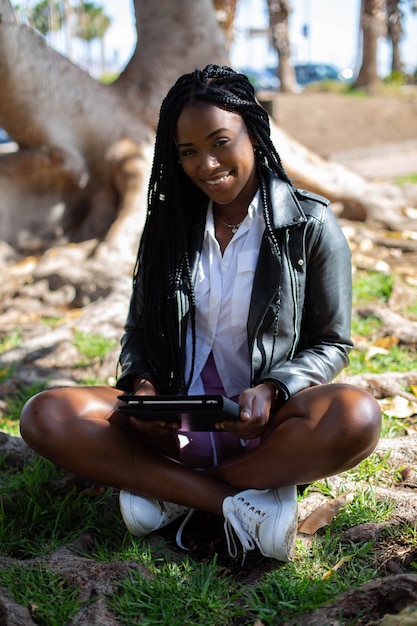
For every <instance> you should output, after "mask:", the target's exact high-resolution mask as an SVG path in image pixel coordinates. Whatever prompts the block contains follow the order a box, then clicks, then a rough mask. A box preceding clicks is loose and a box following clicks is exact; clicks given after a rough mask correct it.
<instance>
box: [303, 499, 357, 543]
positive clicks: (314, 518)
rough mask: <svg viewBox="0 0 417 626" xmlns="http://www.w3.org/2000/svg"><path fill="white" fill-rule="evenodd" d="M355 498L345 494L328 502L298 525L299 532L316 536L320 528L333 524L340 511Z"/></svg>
mask: <svg viewBox="0 0 417 626" xmlns="http://www.w3.org/2000/svg"><path fill="white" fill-rule="evenodd" d="M353 497H354V496H353V493H344V494H342V495H341V496H338V497H337V498H334V500H328V501H327V502H325V503H324V504H322V505H321V506H319V507H318V508H317V509H315V510H314V511H313V512H312V513H310V515H309V516H308V517H306V519H305V520H303V521H301V522H300V523H299V524H298V532H300V533H304V534H306V535H314V533H315V532H316V531H317V530H319V528H323V526H328V525H329V524H331V522H332V521H333V519H334V517H335V516H336V515H337V514H338V513H339V511H340V509H341V508H342V507H344V506H346V504H349V503H350V502H352V501H353Z"/></svg>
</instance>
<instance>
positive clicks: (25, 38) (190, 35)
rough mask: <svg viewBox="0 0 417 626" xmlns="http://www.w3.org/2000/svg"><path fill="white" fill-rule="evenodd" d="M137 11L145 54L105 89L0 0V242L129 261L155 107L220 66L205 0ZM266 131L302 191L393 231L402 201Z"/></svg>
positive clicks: (222, 55) (142, 203)
mask: <svg viewBox="0 0 417 626" xmlns="http://www.w3.org/2000/svg"><path fill="white" fill-rule="evenodd" d="M135 8H136V10H137V11H138V15H137V18H138V19H137V24H138V27H137V28H138V35H139V38H140V50H139V47H137V48H136V50H135V53H134V54H133V56H132V59H131V61H130V62H129V63H128V65H127V67H126V69H125V71H124V72H123V73H122V75H121V76H120V78H119V80H118V81H117V82H116V83H114V84H112V85H102V84H100V83H98V82H97V81H95V80H94V79H93V78H91V77H90V76H89V75H88V74H86V73H85V72H83V71H82V70H80V69H79V68H78V67H76V66H75V65H73V64H72V63H71V62H69V61H68V60H67V59H65V58H64V57H62V56H60V55H59V54H57V53H56V52H54V51H53V50H51V49H50V48H49V47H48V46H47V45H46V43H45V41H44V39H43V38H42V37H40V36H39V35H38V34H37V33H36V32H35V31H34V30H32V29H31V28H30V27H28V26H27V25H24V24H20V23H19V22H18V21H17V19H16V16H15V13H14V11H13V9H12V7H11V4H10V2H9V0H0V59H1V63H0V127H4V128H5V129H6V131H7V132H8V133H9V135H10V136H11V137H12V138H13V139H14V140H15V141H16V142H17V143H18V144H19V146H20V149H19V150H18V151H17V152H16V153H13V154H3V155H0V188H1V196H0V233H1V238H2V239H3V240H4V241H6V242H8V243H9V244H11V245H13V246H14V247H15V248H17V249H20V250H21V251H22V252H24V253H27V252H30V251H34V252H36V251H40V250H43V249H46V248H47V247H49V246H51V245H56V244H57V243H61V242H65V241H81V240H86V239H90V240H91V239H92V240H94V241H95V242H96V244H97V245H96V250H95V255H96V256H99V257H100V258H102V259H104V260H105V262H106V263H107V264H110V263H123V261H124V260H129V261H131V260H132V256H133V255H134V253H135V250H136V246H137V243H138V238H139V236H140V232H141V226H142V223H143V220H144V212H145V207H146V192H147V180H148V174H149V169H150V165H151V161H152V151H153V139H154V130H153V128H154V126H155V124H156V121H157V116H158V110H159V106H160V102H161V100H162V98H163V96H164V95H165V93H166V91H167V89H168V88H169V86H170V85H171V84H172V83H173V82H174V80H175V79H176V78H177V77H178V75H180V74H181V73H183V72H186V71H191V70H192V69H194V68H195V67H202V66H204V65H205V64H206V63H209V62H213V61H215V62H218V63H223V62H224V61H225V60H226V48H225V45H224V42H223V43H222V36H221V34H220V30H219V28H218V25H217V22H216V20H215V17H214V11H213V6H212V2H211V0H199V1H198V2H196V1H195V0H176V2H175V3H174V2H169V1H168V0H161V1H160V2H153V0H144V1H143V2H139V1H138V0H135ZM173 25H174V26H175V27H173ZM272 126H273V135H274V140H275V141H276V145H277V146H278V149H279V151H280V154H281V157H282V160H283V163H284V165H285V167H286V168H287V170H288V172H289V174H290V175H291V176H292V177H293V178H294V179H295V182H296V185H297V186H299V187H304V188H306V189H311V190H313V191H318V192H319V193H321V194H322V195H327V196H328V197H329V198H330V199H331V200H333V201H335V202H337V201H340V203H341V204H342V205H343V211H341V212H342V213H343V215H344V216H346V217H352V218H353V219H365V218H366V217H367V215H369V214H370V215H371V216H375V218H376V219H379V220H380V221H381V222H383V223H385V224H389V225H390V226H393V227H395V225H396V224H395V212H393V206H394V208H396V207H397V205H398V206H403V205H404V198H402V197H401V193H400V192H399V191H398V197H395V198H394V197H393V193H392V189H391V190H390V192H389V193H387V192H386V189H385V188H384V187H383V186H380V187H376V186H372V185H371V184H369V183H366V182H365V181H364V180H363V179H361V178H360V177H359V176H356V175H355V174H352V173H351V172H348V171H347V170H346V169H345V168H343V167H341V166H336V165H335V164H332V163H328V162H326V161H325V160H323V159H320V158H319V157H318V156H317V155H315V154H313V153H311V152H309V151H308V150H306V149H305V148H303V146H301V145H300V144H298V143H297V142H295V141H293V140H292V139H291V138H290V137H288V136H287V135H286V134H285V133H284V131H282V129H279V128H276V127H274V125H272Z"/></svg>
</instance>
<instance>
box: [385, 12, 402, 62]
mask: <svg viewBox="0 0 417 626" xmlns="http://www.w3.org/2000/svg"><path fill="white" fill-rule="evenodd" d="M386 1H387V38H388V39H389V40H390V41H391V44H392V57H391V72H399V73H400V72H402V69H403V64H402V61H401V52H400V41H401V37H402V35H403V25H402V22H403V18H404V13H403V11H402V10H401V4H402V2H401V0H386Z"/></svg>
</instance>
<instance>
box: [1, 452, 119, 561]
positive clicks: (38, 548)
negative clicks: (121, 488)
mask: <svg viewBox="0 0 417 626" xmlns="http://www.w3.org/2000/svg"><path fill="white" fill-rule="evenodd" d="M3 466H4V467H3V470H2V482H1V484H0V499H1V510H0V545H1V554H2V555H6V556H10V557H15V558H20V559H23V558H29V557H35V556H43V555H45V554H48V553H49V552H51V551H53V550H55V549H57V548H59V547H61V546H62V545H66V544H68V543H71V542H72V541H74V540H75V539H76V538H77V537H78V536H79V535H80V534H81V533H85V532H96V533H98V534H99V535H100V536H101V538H102V541H103V542H106V541H107V540H108V539H109V540H110V542H111V543H112V542H113V541H116V542H121V541H122V538H123V535H124V533H125V529H124V527H123V524H122V521H121V519H120V516H119V515H117V517H116V518H115V519H113V518H114V511H115V507H114V503H113V501H112V498H111V494H112V490H111V489H105V490H104V489H101V488H100V489H98V488H94V486H92V487H91V488H86V489H84V488H82V490H81V491H80V489H79V488H78V487H77V482H76V481H74V480H73V479H72V478H71V477H68V475H66V474H65V473H64V472H63V471H62V470H59V469H58V468H57V467H56V466H55V465H53V464H52V463H50V462H49V461H47V460H46V459H43V458H40V457H35V458H34V459H33V460H32V461H30V462H28V463H27V464H26V465H25V466H24V467H23V468H21V469H16V470H8V469H7V458H6V459H4V458H3ZM82 487H85V485H82ZM113 537H114V539H113ZM112 545H113V544H112Z"/></svg>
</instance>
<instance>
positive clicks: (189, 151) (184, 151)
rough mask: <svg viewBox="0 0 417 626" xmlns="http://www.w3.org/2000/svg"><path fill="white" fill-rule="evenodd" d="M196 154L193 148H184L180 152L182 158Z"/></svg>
mask: <svg viewBox="0 0 417 626" xmlns="http://www.w3.org/2000/svg"><path fill="white" fill-rule="evenodd" d="M193 154H195V150H192V149H191V148H183V149H182V150H179V155H180V157H182V158H185V157H188V156H191V155H193Z"/></svg>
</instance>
